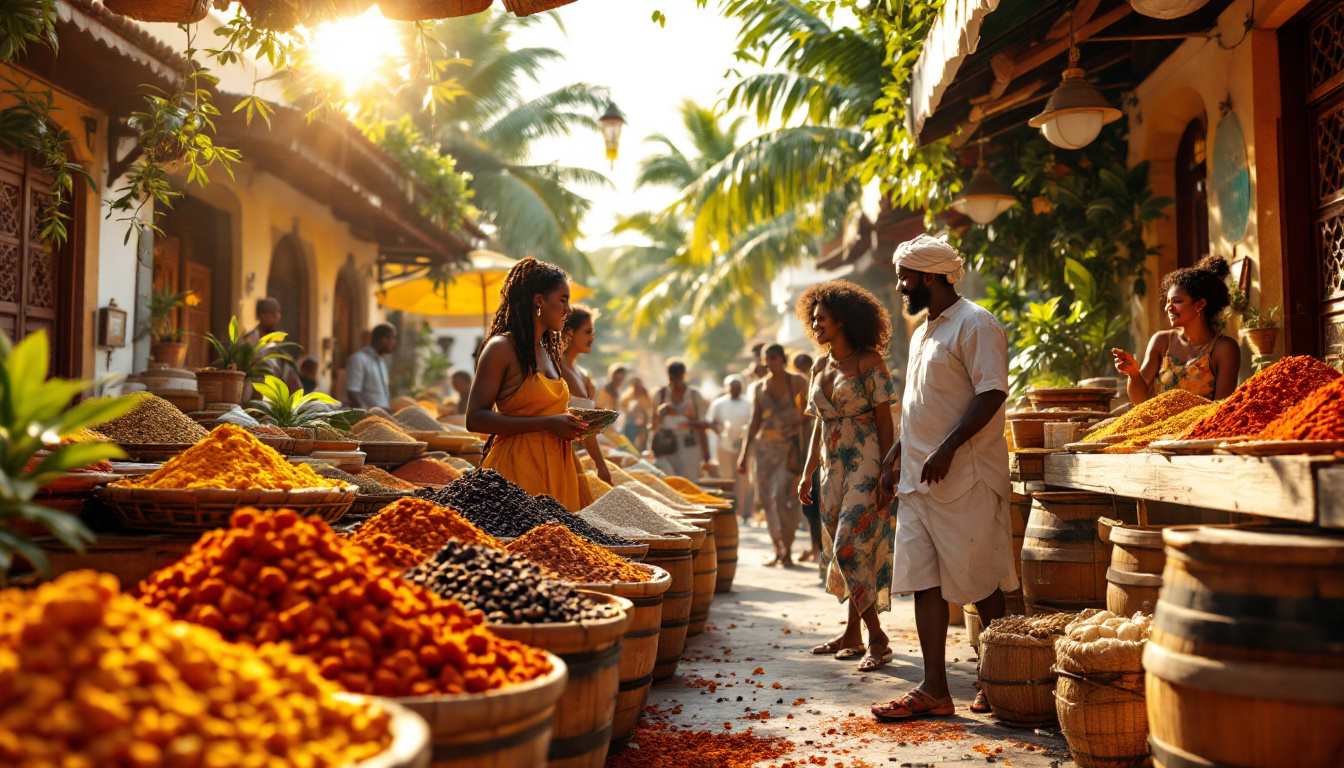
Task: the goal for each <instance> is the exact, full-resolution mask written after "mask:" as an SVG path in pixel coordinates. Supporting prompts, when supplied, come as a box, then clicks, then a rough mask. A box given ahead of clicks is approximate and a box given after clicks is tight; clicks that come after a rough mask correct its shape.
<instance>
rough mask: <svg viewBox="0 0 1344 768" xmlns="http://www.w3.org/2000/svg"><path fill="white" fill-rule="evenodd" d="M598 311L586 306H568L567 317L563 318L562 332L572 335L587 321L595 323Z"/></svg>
mask: <svg viewBox="0 0 1344 768" xmlns="http://www.w3.org/2000/svg"><path fill="white" fill-rule="evenodd" d="M598 314H599V313H598V311H597V310H596V309H594V308H592V307H590V306H588V305H587V304H570V305H569V317H566V318H565V328H564V330H566V331H569V332H570V333H573V332H574V331H577V330H579V329H580V328H582V327H583V326H584V323H587V322H588V321H589V320H592V321H594V322H596V321H597V317H598Z"/></svg>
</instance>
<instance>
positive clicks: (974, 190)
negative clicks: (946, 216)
mask: <svg viewBox="0 0 1344 768" xmlns="http://www.w3.org/2000/svg"><path fill="white" fill-rule="evenodd" d="M1014 205H1017V198H1016V197H1013V196H1012V195H1010V194H1008V193H1006V192H1004V191H1003V187H1000V186H999V182H997V181H995V180H994V177H993V176H992V175H991V174H990V172H989V169H988V168H986V167H985V164H984V163H983V162H982V163H980V167H979V168H976V169H975V174H974V175H972V176H971V180H970V181H969V182H968V183H967V184H966V191H965V192H964V193H963V194H962V196H961V197H958V198H957V199H956V200H953V201H952V209H953V210H955V211H957V212H958V213H962V214H965V215H966V216H969V217H970V219H971V221H974V222H975V223H976V224H988V223H989V222H991V221H993V220H995V219H997V218H998V217H999V214H1000V213H1003V212H1004V211H1006V210H1008V209H1009V208H1012V207H1013V206H1014Z"/></svg>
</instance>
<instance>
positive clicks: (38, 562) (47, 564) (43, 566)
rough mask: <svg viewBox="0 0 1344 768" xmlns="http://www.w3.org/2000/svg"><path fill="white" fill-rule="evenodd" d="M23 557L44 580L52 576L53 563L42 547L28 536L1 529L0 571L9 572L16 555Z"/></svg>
mask: <svg viewBox="0 0 1344 768" xmlns="http://www.w3.org/2000/svg"><path fill="white" fill-rule="evenodd" d="M16 554H18V555H22V556H23V557H24V559H25V560H27V561H28V562H29V563H31V564H32V566H33V569H34V570H36V571H37V572H38V574H39V575H41V576H42V577H43V578H50V576H51V561H49V560H48V559H47V555H46V553H45V552H43V551H42V549H41V548H40V547H38V546H37V545H36V544H34V543H33V542H32V541H31V540H29V539H28V537H27V536H24V535H23V534H20V533H15V532H14V531H12V530H10V529H8V528H3V527H0V571H4V572H7V571H9V569H10V568H11V567H13V565H14V555H16Z"/></svg>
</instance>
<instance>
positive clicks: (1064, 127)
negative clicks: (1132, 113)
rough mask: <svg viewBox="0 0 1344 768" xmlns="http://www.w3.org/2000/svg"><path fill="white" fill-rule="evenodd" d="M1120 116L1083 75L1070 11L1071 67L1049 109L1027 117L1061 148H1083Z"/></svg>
mask: <svg viewBox="0 0 1344 768" xmlns="http://www.w3.org/2000/svg"><path fill="white" fill-rule="evenodd" d="M1119 119H1120V110H1118V109H1116V108H1115V107H1112V106H1111V105H1110V102H1108V101H1106V97H1105V96H1103V95H1101V91H1098V90H1097V89H1096V88H1095V87H1094V86H1093V85H1092V84H1091V83H1089V82H1087V80H1086V79H1085V78H1084V77H1083V70H1082V69H1081V68H1080V67H1079V66H1078V48H1077V46H1075V45H1074V44H1073V13H1072V12H1070V13H1069V67H1068V69H1066V70H1064V82H1062V83H1060V84H1059V87H1058V88H1056V89H1055V92H1054V93H1052V94H1050V99H1049V100H1048V101H1046V102H1045V110H1044V111H1042V112H1041V114H1039V115H1037V116H1035V117H1033V118H1031V119H1030V120H1028V121H1027V125H1030V126H1031V127H1032V128H1040V129H1041V133H1042V134H1044V135H1045V140H1046V141H1048V142H1050V143H1051V144H1054V145H1055V146H1056V147H1059V148H1060V149H1082V148H1083V147H1086V146H1087V145H1088V144H1091V143H1092V142H1093V140H1095V139H1096V138H1097V135H1098V134H1100V133H1101V127H1102V126H1103V125H1106V124H1107V123H1113V122H1115V121H1116V120H1119Z"/></svg>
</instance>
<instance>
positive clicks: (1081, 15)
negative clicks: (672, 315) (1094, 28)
mask: <svg viewBox="0 0 1344 768" xmlns="http://www.w3.org/2000/svg"><path fill="white" fill-rule="evenodd" d="M1099 5H1101V0H1079V3H1078V4H1077V5H1075V6H1074V7H1073V12H1072V14H1068V13H1066V14H1064V15H1063V16H1061V17H1059V19H1058V20H1057V21H1056V22H1055V23H1054V24H1053V25H1052V26H1051V27H1050V31H1049V32H1046V33H1045V39H1046V40H1059V39H1061V38H1063V39H1067V38H1068V36H1069V16H1070V15H1072V16H1073V25H1074V27H1078V26H1081V25H1083V24H1086V23H1087V22H1088V21H1089V20H1090V19H1091V18H1092V14H1094V13H1096V12H1097V6H1099Z"/></svg>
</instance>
